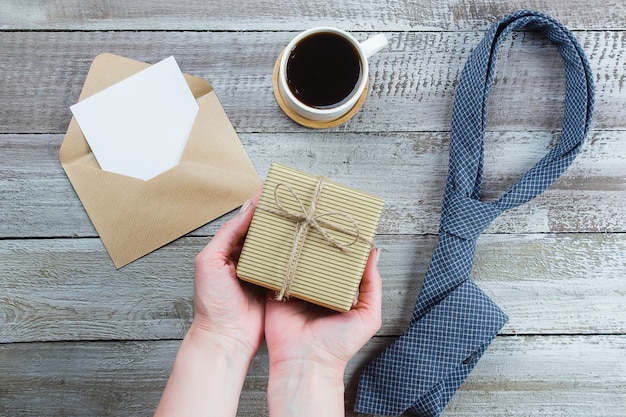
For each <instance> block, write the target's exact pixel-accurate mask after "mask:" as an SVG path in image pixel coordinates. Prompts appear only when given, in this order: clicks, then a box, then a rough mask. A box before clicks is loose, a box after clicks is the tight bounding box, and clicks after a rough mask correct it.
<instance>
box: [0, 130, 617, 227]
mask: <svg viewBox="0 0 626 417" xmlns="http://www.w3.org/2000/svg"><path fill="white" fill-rule="evenodd" d="M240 137H241V140H242V143H243V144H244V147H245V148H246V150H247V152H248V154H249V156H250V158H251V159H252V162H253V164H254V166H255V167H256V169H257V172H258V173H259V175H260V176H261V177H262V178H265V175H266V173H267V170H268V169H269V166H270V164H271V163H273V162H279V163H283V164H285V165H288V166H292V167H294V168H297V169H300V170H302V171H305V172H311V173H314V174H318V175H326V176H328V177H329V178H332V179H333V180H335V181H338V182H341V183H344V184H346V185H350V186H353V187H356V188H359V189H362V190H364V191H368V192H371V193H373V194H376V195H378V196H380V197H381V198H383V199H384V200H385V207H384V211H383V216H382V219H381V224H380V226H379V229H378V232H379V233H381V234H413V233H417V234H424V233H429V234H434V233H437V227H438V224H439V216H440V210H441V199H442V196H443V188H444V184H445V179H446V175H447V169H448V166H447V165H448V142H449V134H448V133H445V132H443V133H432V132H423V133H417V132H416V133H395V132H389V133H370V134H355V133H341V132H340V133H333V134H331V133H329V132H303V133H300V134H295V133H294V134H241V135H240ZM557 138H558V134H557V133H551V132H511V133H500V132H493V133H489V134H488V135H487V136H486V138H485V148H486V149H485V180H484V186H483V189H484V192H483V193H484V196H485V198H488V199H495V198H497V196H499V195H501V194H502V193H503V192H504V191H505V190H506V189H508V187H510V186H511V185H512V184H513V183H514V182H515V181H516V180H517V179H518V178H519V177H520V176H521V175H523V173H524V172H525V171H526V170H528V169H529V168H530V167H531V166H532V165H533V164H534V163H535V162H536V161H538V160H539V159H540V158H541V157H543V155H544V154H545V153H546V152H547V149H548V148H549V147H550V146H551V144H552V143H553V142H554V141H555V140H556V139H557ZM62 139H63V137H62V136H61V135H0V150H1V151H0V165H1V166H2V175H0V197H1V198H2V204H1V205H0V218H2V219H3V221H2V222H0V237H4V238H8V237H11V238H33V237H93V236H97V234H96V232H95V230H94V229H93V226H92V225H91V222H90V221H89V218H88V217H87V215H86V213H85V210H84V209H83V207H82V205H81V204H80V201H79V200H78V197H77V196H76V193H75V192H74V190H73V189H72V187H71V184H70V183H69V181H68V180H67V177H66V176H65V173H64V172H63V170H62V168H61V165H60V162H59V159H58V149H59V146H60V144H61V141H62ZM328 149H333V151H332V152H328ZM625 164H626V133H625V132H624V131H602V130H598V131H593V132H592V133H591V135H590V137H589V138H588V140H587V143H586V144H585V145H584V147H583V150H582V152H581V154H580V155H579V156H578V158H577V159H576V161H575V162H574V164H573V165H572V166H571V167H570V169H569V170H568V171H567V172H566V173H565V174H564V175H563V176H562V177H561V178H560V179H559V180H558V181H557V182H556V183H555V184H553V186H552V187H550V188H549V189H548V191H546V192H545V193H544V194H543V195H541V196H539V197H538V198H537V199H535V200H533V201H532V202H530V203H528V204H525V205H523V206H521V207H519V208H516V209H513V210H510V211H508V212H506V213H505V214H503V215H502V216H500V217H499V218H498V219H496V220H495V221H494V222H493V223H492V225H491V226H490V227H489V229H488V230H487V231H488V232H489V233H547V232H594V233H595V232H603V233H605V232H623V231H625V230H626V213H625V212H624V210H623V204H624V203H623V202H624V201H626V172H625V169H624V166H625ZM599 207H601V208H602V209H601V210H599V209H598V208H599ZM217 224H219V223H215V222H214V223H211V224H209V225H207V226H205V227H202V228H200V229H198V230H197V231H195V232H194V233H193V235H195V236H206V235H208V234H212V233H214V232H215V230H216V225H217Z"/></svg>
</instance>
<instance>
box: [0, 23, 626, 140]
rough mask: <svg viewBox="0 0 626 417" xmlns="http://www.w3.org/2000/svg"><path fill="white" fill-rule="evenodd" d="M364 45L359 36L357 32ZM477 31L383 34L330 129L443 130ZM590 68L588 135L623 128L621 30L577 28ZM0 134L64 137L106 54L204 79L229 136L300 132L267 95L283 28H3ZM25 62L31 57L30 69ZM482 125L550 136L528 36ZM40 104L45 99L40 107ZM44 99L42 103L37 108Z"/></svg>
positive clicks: (558, 73)
mask: <svg viewBox="0 0 626 417" xmlns="http://www.w3.org/2000/svg"><path fill="white" fill-rule="evenodd" d="M355 35H356V36H357V37H358V38H359V39H365V38H366V36H367V34H366V33H355ZM483 35H484V32H482V31H481V32H459V33H451V32H390V33H388V36H389V39H390V46H389V48H388V49H387V50H386V51H384V52H381V53H379V54H377V55H375V56H373V57H372V58H371V66H370V88H369V92H368V94H369V95H368V99H367V100H366V101H365V104H364V106H363V108H362V109H361V110H360V111H359V113H357V115H356V116H355V117H354V118H353V119H352V120H350V121H349V122H347V123H346V124H344V125H342V126H339V127H336V128H333V129H331V130H330V131H331V132H334V133H337V132H383V131H386V132H432V131H439V132H441V131H448V130H449V128H450V118H451V111H452V104H453V99H454V89H455V86H456V83H457V80H458V77H459V74H460V71H461V69H462V67H463V65H464V64H465V61H466V60H467V58H468V56H469V54H470V52H471V51H472V49H473V48H474V47H475V46H476V44H478V42H479V41H480V39H481V38H482V37H483ZM576 35H577V36H578V38H579V39H580V42H581V43H582V45H583V46H584V49H585V51H586V52H587V54H588V55H589V58H590V60H591V66H592V69H593V71H594V73H595V75H594V78H595V80H596V87H597V95H596V117H595V119H594V127H595V128H597V129H624V127H625V126H626V121H625V119H624V118H623V117H621V114H620V113H619V112H615V111H614V109H615V108H625V107H626V89H624V88H622V86H623V82H624V79H623V78H624V77H623V74H622V68H624V66H625V65H626V62H625V61H624V60H625V59H626V55H624V54H616V53H615V51H620V50H624V49H626V45H625V43H626V38H624V37H623V36H622V35H621V33H620V32H611V31H592V32H586V31H585V32H577V33H576ZM1 36H2V48H3V52H2V63H1V64H0V65H1V67H0V68H1V70H2V74H3V77H2V78H0V91H2V95H3V100H2V102H1V103H0V133H22V134H23V133H64V132H65V130H66V128H67V125H68V123H69V120H70V116H71V113H70V110H69V106H70V105H72V104H74V103H75V101H76V100H77V99H78V96H79V92H80V90H81V87H82V84H83V81H84V79H85V77H86V74H87V71H88V68H89V65H90V63H91V61H92V60H93V58H94V57H95V56H96V55H97V54H99V53H101V52H104V51H108V52H113V53H117V54H120V55H124V56H128V57H130V58H135V59H138V60H142V61H146V62H157V61H159V60H161V59H163V58H165V57H167V56H169V55H174V56H175V57H176V58H177V59H178V61H179V63H180V66H181V68H182V70H183V71H185V72H189V73H191V74H194V75H198V76H201V77H204V78H206V79H207V80H209V81H210V82H211V83H212V84H213V85H214V87H215V89H216V92H217V95H218V97H220V99H221V102H222V104H223V106H224V108H225V110H226V112H227V114H228V115H229V117H230V118H231V121H232V122H233V125H234V126H235V128H236V129H237V131H238V132H287V131H290V132H298V133H302V132H305V131H306V132H308V131H309V130H308V129H306V128H303V127H301V126H299V125H297V124H296V123H294V122H292V121H291V120H290V119H289V118H287V117H286V116H285V115H284V114H283V113H282V111H281V110H280V108H279V107H278V105H277V104H276V101H275V99H274V95H273V93H272V88H271V85H272V82H271V76H272V70H273V67H274V63H275V61H276V58H277V56H278V55H279V53H280V52H281V50H282V48H284V46H285V45H286V44H287V42H288V41H289V40H290V38H291V37H292V36H293V33H290V32H271V33H267V32H262V33H259V32H116V31H113V32H2V34H1ZM32 56H37V57H38V60H37V62H36V63H34V62H33V60H32ZM498 59H499V61H498V70H497V73H496V79H495V84H494V89H493V92H492V96H491V101H490V103H491V106H490V116H489V129H490V130H497V131H511V130H513V131H529V130H531V131H535V130H541V131H545V130H556V129H559V128H560V124H561V114H562V112H563V100H564V76H563V69H562V66H563V65H562V60H561V57H560V56H559V54H558V53H557V51H556V48H555V47H553V46H552V45H549V43H548V42H547V41H546V40H544V39H542V38H541V37H540V36H539V35H537V34H535V33H529V32H523V33H520V34H517V35H514V36H511V37H508V38H507V39H505V40H504V41H503V44H502V46H501V48H500V54H499V58H498ZM42 99H45V100H42ZM42 103H45V105H44V104H42Z"/></svg>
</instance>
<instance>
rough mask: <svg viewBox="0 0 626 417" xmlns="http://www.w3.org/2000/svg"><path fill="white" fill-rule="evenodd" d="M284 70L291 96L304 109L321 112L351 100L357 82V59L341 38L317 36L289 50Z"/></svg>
mask: <svg viewBox="0 0 626 417" xmlns="http://www.w3.org/2000/svg"><path fill="white" fill-rule="evenodd" d="M286 70H287V73H286V75H287V85H288V86H289V89H290V90H291V92H292V93H293V95H294V96H295V97H296V98H297V99H298V100H300V101H301V102H303V103H304V104H306V105H307V106H310V107H315V108H320V109H323V108H328V107H335V106H338V105H341V104H342V103H344V102H345V101H347V100H348V99H349V98H350V97H352V95H353V94H354V92H355V91H356V89H357V87H358V85H359V82H360V79H361V60H360V58H359V53H358V52H357V50H356V49H355V47H354V46H353V45H352V44H351V43H350V42H349V41H348V40H347V39H345V38H344V37H343V36H340V35H337V34H334V33H317V34H313V35H309V36H307V37H306V38H304V39H302V40H301V41H300V42H299V43H298V44H297V45H296V46H295V47H294V48H293V49H292V50H291V52H290V54H289V58H288V60H287V68H286Z"/></svg>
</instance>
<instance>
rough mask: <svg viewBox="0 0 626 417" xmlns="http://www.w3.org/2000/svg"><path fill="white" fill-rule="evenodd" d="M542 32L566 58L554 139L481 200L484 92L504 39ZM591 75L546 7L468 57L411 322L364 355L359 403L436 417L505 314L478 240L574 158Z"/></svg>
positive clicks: (585, 125)
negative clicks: (435, 233) (483, 278)
mask: <svg viewBox="0 0 626 417" xmlns="http://www.w3.org/2000/svg"><path fill="white" fill-rule="evenodd" d="M522 28H528V29H535V30H538V31H540V32H541V33H542V34H543V35H544V36H546V37H547V38H548V39H549V40H550V41H552V42H553V43H554V44H556V46H557V47H558V50H559V52H560V53H561V55H562V57H563V60H564V64H565V83H566V97H565V114H564V117H563V125H562V131H561V137H560V140H559V143H558V144H557V145H556V146H555V147H553V148H552V149H551V150H550V151H549V152H548V154H547V155H546V156H545V157H544V158H543V159H541V160H540V161H539V162H538V163H537V164H536V165H535V166H534V167H532V168H531V169H530V170H529V171H528V172H527V173H526V174H525V175H524V176H523V177H522V178H521V179H520V180H519V181H517V182H516V183H515V184H514V185H513V186H512V187H511V188H510V189H509V190H508V191H507V192H506V193H504V194H503V195H502V197H501V198H500V199H499V200H497V201H491V202H482V201H480V195H481V183H482V170H483V137H484V133H485V124H486V117H487V99H488V97H489V91H490V87H491V85H492V82H493V77H494V72H495V64H496V57H497V53H498V48H499V46H500V44H501V42H502V39H503V38H504V37H505V36H507V35H508V34H509V33H510V32H511V31H513V30H518V29H522ZM593 90H594V87H593V80H592V76H591V69H590V67H589V63H588V62H587V58H586V57H585V54H584V52H583V50H582V48H581V47H580V45H579V44H578V42H577V41H576V39H575V38H574V36H573V35H572V34H571V33H570V31H569V30H567V28H565V27H564V26H563V25H562V24H560V23H559V22H557V21H556V20H554V19H553V18H551V17H549V16H546V15H544V14H541V13H538V12H533V11H519V12H515V13H512V14H509V15H507V16H505V17H504V18H503V19H502V20H500V21H499V22H498V23H496V24H495V25H494V26H493V27H492V28H491V29H490V30H489V32H488V33H487V35H486V36H485V38H484V39H483V40H482V41H481V42H480V43H479V44H478V46H477V48H476V49H475V50H474V52H473V53H472V55H471V56H470V57H469V59H468V61H467V63H466V65H465V67H464V69H463V71H462V73H461V77H460V81H459V85H458V87H457V92H456V96H455V100H454V110H453V115H452V129H451V134H450V162H449V172H448V179H447V182H446V189H445V194H444V199H443V207H442V214H441V223H440V228H439V238H438V242H437V247H436V248H435V252H434V255H433V257H432V259H431V262H430V265H429V267H428V270H427V272H426V277H425V279H424V285H423V287H422V290H421V292H420V295H419V298H418V300H417V304H416V305H415V310H414V312H413V316H412V317H411V322H410V325H409V328H408V330H407V331H406V333H405V334H403V335H402V336H401V337H400V338H398V339H397V340H396V341H395V342H394V343H393V344H392V345H391V346H389V347H388V348H387V349H386V350H385V351H383V352H382V353H381V354H380V355H379V356H378V357H377V358H375V359H374V360H373V361H372V362H370V363H369V364H368V365H367V366H366V368H365V369H364V370H363V373H362V375H361V379H360V381H359V387H358V394H357V400H356V405H355V410H356V411H357V412H360V413H369V414H378V415H400V414H402V413H404V412H405V411H409V412H411V413H413V414H415V415H418V416H438V415H439V414H441V412H442V411H443V409H444V408H445V406H446V404H447V403H448V401H449V400H450V398H451V397H452V396H453V395H454V393H455V392H456V391H457V389H458V388H459V387H460V386H461V384H462V383H463V381H464V380H465V378H466V377H467V375H468V374H469V373H470V371H471V370H472V369H473V367H474V365H475V364H476V362H477V361H478V359H479V358H480V356H481V355H482V354H483V352H484V351H485V350H486V349H487V347H488V346H489V344H490V343H491V341H492V340H493V338H494V337H495V336H496V334H497V333H498V331H499V330H500V329H501V328H502V326H504V324H505V323H506V322H507V320H508V317H507V316H506V315H505V314H504V313H503V312H502V311H501V310H500V308H499V307H498V306H497V305H496V304H495V303H493V301H491V299H489V298H488V297H487V296H486V295H485V294H484V293H483V292H482V291H481V290H480V289H479V288H478V287H477V286H476V284H474V282H472V280H471V279H470V278H469V277H470V272H471V269H472V263H473V259H474V250H475V246H476V240H477V238H478V236H479V235H480V234H481V233H482V231H483V230H484V229H485V228H486V227H487V226H488V225H489V223H491V221H492V220H494V219H495V218H496V217H497V216H498V215H500V214H501V213H502V212H503V211H505V210H507V209H510V208H512V207H515V206H518V205H520V204H523V203H525V202H527V201H529V200H531V199H533V198H534V197H536V196H538V195H539V194H541V192H542V191H543V190H545V189H546V188H547V187H548V186H549V185H550V184H552V183H553V182H554V181H555V180H556V179H557V178H559V176H560V175H561V174H562V173H563V172H564V171H565V170H566V169H567V167H568V166H569V165H570V164H571V163H572V161H573V160H574V158H575V157H576V155H577V154H578V152H579V151H580V149H581V147H582V144H583V140H584V138H585V136H586V134H587V131H588V130H589V125H590V123H591V116H592V113H593V100H594V98H593Z"/></svg>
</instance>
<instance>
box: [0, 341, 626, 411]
mask: <svg viewBox="0 0 626 417" xmlns="http://www.w3.org/2000/svg"><path fill="white" fill-rule="evenodd" d="M390 342H391V339H389V338H375V339H373V340H372V341H370V342H369V343H368V344H367V345H366V346H365V347H364V348H363V349H362V350H361V351H360V352H359V353H358V354H357V356H356V357H355V358H354V359H353V360H352V361H351V362H350V364H349V366H348V369H347V372H346V377H345V380H346V387H347V388H346V416H347V417H355V416H356V414H355V413H354V412H352V408H353V406H354V398H355V393H356V383H357V377H358V374H359V371H360V369H361V368H362V366H363V364H364V363H365V362H366V361H367V360H368V359H369V358H370V357H372V356H373V355H375V354H376V353H377V352H378V351H380V350H381V349H382V348H383V347H384V346H386V345H387V344H388V343H390ZM179 344H180V342H178V341H156V342H145V341H138V342H106V343H26V344H9V345H0V396H1V398H2V401H1V402H0V415H10V416H13V417H22V416H24V417H25V416H28V417H30V416H33V415H37V416H41V417H46V416H57V415H63V416H65V417H73V416H84V415H108V416H120V417H121V416H149V415H151V414H152V412H153V411H154V409H155V407H156V404H157V402H158V400H159V397H160V394H161V392H162V390H163V387H164V386H165V382H166V380H167V377H168V374H169V370H170V368H171V365H172V362H173V358H174V356H175V354H176V351H177V349H178V346H179ZM625 350H626V338H624V337H623V336H590V337H580V336H571V337H558V338H554V337H498V338H496V340H495V341H494V343H493V344H492V345H491V347H490V348H489V350H488V351H487V354H486V355H485V356H484V357H483V359H481V361H480V362H479V363H478V364H477V365H476V368H475V369H474V371H473V372H472V373H471V374H470V376H469V378H468V379H467V381H466V382H465V384H464V385H463V386H462V387H461V390H460V391H459V392H458V393H457V395H456V396H455V397H454V398H453V399H452V401H451V402H450V403H449V405H448V407H447V408H446V410H445V412H444V413H443V416H442V417H459V416H468V417H469V416H472V417H474V416H477V415H480V416H502V415H506V416H510V417H522V416H539V417H542V416H545V417H552V416H557V415H566V416H568V417H583V416H584V417H587V416H590V415H593V416H603V417H621V416H623V413H622V411H623V410H624V407H626V395H625V394H624V392H626V366H625V365H624V361H623V352H624V351H625ZM495 369H497V370H498V371H497V372H494V370H495ZM267 374H268V359H267V352H266V351H265V349H261V351H260V352H259V353H258V354H257V356H256V357H255V359H254V361H253V362H252V365H251V369H250V372H249V375H248V378H247V379H246V382H245V384H244V392H243V395H242V397H241V399H240V405H239V412H238V415H239V416H267V415H268V413H267V404H266V398H265V390H266V386H267ZM407 415H408V414H407Z"/></svg>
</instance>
